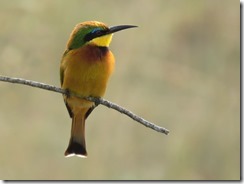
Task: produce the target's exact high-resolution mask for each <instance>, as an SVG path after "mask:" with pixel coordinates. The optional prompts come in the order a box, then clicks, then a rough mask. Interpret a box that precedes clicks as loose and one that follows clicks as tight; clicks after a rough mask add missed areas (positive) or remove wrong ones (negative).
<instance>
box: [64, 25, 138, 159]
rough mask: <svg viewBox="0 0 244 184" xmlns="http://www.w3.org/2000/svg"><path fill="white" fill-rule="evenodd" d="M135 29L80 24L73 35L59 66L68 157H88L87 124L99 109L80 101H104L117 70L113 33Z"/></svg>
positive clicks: (122, 26)
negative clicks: (68, 130)
mask: <svg viewBox="0 0 244 184" xmlns="http://www.w3.org/2000/svg"><path fill="white" fill-rule="evenodd" d="M135 27H137V26H135V25H119V26H112V27H108V26H107V25H106V24H104V23H102V22H99V21H86V22H82V23H78V24H77V25H76V26H75V27H74V29H73V31H72V32H71V34H70V37H69V39H68V42H67V44H66V48H65V51H64V53H63V56H62V59H61V63H60V82H61V88H62V89H64V90H65V91H66V92H67V93H66V94H65V95H63V99H64V103H65V105H66V107H67V110H68V113H69V116H70V118H72V125H71V136H70V140H69V144H68V148H67V149H66V151H65V153H64V155H65V157H71V156H78V157H83V158H86V157H87V149H86V141H85V120H86V119H87V117H88V116H89V115H90V113H91V112H92V111H93V109H94V108H95V107H96V106H97V104H96V103H94V102H91V101H88V100H85V99H82V98H78V97H76V96H74V95H69V94H71V93H72V94H77V95H80V96H82V97H97V98H102V97H103V96H104V94H105V91H106V88H107V83H108V81H109V78H110V76H111V74H112V73H113V70H114V64H115V58H114V56H113V53H112V52H111V51H110V49H109V45H110V43H111V40H112V37H113V33H115V32H118V31H121V30H125V29H129V28H135Z"/></svg>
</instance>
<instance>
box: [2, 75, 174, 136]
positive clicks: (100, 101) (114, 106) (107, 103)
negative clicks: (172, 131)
mask: <svg viewBox="0 0 244 184" xmlns="http://www.w3.org/2000/svg"><path fill="white" fill-rule="evenodd" d="M0 81H4V82H10V83H16V84H24V85H27V86H32V87H36V88H41V89H45V90H49V91H54V92H58V93H61V94H67V91H65V90H63V89H61V88H58V87H56V86H51V85H48V84H44V83H40V82H35V81H31V80H26V79H21V78H13V77H7V76H1V75H0ZM69 95H72V96H76V97H79V98H83V99H86V100H89V101H92V102H96V104H102V105H104V106H106V107H108V108H112V109H114V110H117V111H119V112H120V113H122V114H125V115H127V116H129V117H130V118H132V119H133V120H135V121H137V122H139V123H141V124H143V125H144V126H146V127H149V128H151V129H153V130H155V131H157V132H161V133H164V134H166V135H167V134H168V133H169V130H167V129H166V128H163V127H160V126H157V125H155V124H153V123H151V122H149V121H147V120H145V119H143V118H141V117H139V116H137V115H135V114H134V113H132V112H131V111H129V110H127V109H125V108H123V107H121V106H119V105H117V104H115V103H112V102H110V101H108V100H105V99H102V98H95V97H82V96H79V95H77V94H72V93H71V94H69Z"/></svg>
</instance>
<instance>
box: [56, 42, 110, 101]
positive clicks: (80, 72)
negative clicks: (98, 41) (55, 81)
mask: <svg viewBox="0 0 244 184" xmlns="http://www.w3.org/2000/svg"><path fill="white" fill-rule="evenodd" d="M61 68H62V70H63V71H64V77H63V84H62V88H63V89H69V90H70V91H72V92H75V93H77V94H79V95H82V96H94V97H102V96H103V95H104V93H105V90H106V87H107V82H108V80H109V77H110V75H111V74H112V72H113V69H114V56H113V54H112V52H111V51H109V50H108V48H99V47H97V46H94V45H86V46H83V47H81V48H79V49H75V50H71V51H69V52H68V53H67V54H66V55H65V56H64V58H63V60H62V62H61Z"/></svg>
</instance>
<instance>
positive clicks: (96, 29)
mask: <svg viewBox="0 0 244 184" xmlns="http://www.w3.org/2000/svg"><path fill="white" fill-rule="evenodd" d="M100 32H101V29H100V28H95V29H93V30H92V31H91V33H92V34H94V33H98V34H99V33H100Z"/></svg>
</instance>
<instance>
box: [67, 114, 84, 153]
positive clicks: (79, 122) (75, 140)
mask: <svg viewBox="0 0 244 184" xmlns="http://www.w3.org/2000/svg"><path fill="white" fill-rule="evenodd" d="M86 111H87V110H86V109H85V110H84V112H83V111H81V112H80V113H75V114H74V116H73V117H72V127H71V138H70V141H69V146H68V148H67V150H66V151H65V153H64V155H65V156H66V157H71V156H78V157H83V158H86V157H87V152H86V141H85V117H84V116H85V112H86Z"/></svg>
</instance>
